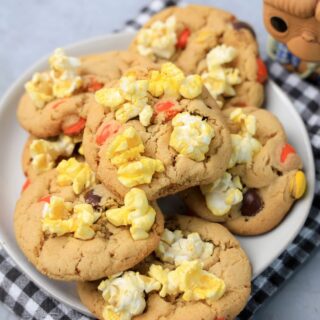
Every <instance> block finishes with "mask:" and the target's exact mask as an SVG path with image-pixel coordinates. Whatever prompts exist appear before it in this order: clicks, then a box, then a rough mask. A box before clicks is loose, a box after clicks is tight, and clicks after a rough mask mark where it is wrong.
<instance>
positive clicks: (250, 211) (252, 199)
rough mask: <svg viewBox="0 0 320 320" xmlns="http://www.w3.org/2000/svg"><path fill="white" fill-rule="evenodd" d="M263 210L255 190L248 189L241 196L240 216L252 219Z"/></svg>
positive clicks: (261, 202)
mask: <svg viewBox="0 0 320 320" xmlns="http://www.w3.org/2000/svg"><path fill="white" fill-rule="evenodd" d="M262 208H263V201H262V199H261V197H260V195H259V193H258V191H257V190H256V189H249V190H247V191H246V193H245V194H244V195H243V200H242V206H241V214H242V215H243V216H246V217H253V216H255V215H256V214H257V213H258V212H259V211H261V210H262Z"/></svg>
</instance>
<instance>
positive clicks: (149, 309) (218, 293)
mask: <svg viewBox="0 0 320 320" xmlns="http://www.w3.org/2000/svg"><path fill="white" fill-rule="evenodd" d="M167 227H168V228H169V229H170V228H171V227H173V228H174V229H180V230H182V232H181V231H176V232H170V231H169V230H166V231H165V233H164V236H163V237H162V241H161V247H160V246H159V247H158V249H157V251H158V254H157V255H158V257H157V256H156V255H154V254H153V255H152V256H150V257H148V258H147V259H146V260H144V261H143V262H142V263H141V264H140V265H138V266H137V267H136V268H134V270H133V271H131V272H126V273H124V274H123V275H121V276H120V277H119V275H118V277H117V276H115V277H114V278H111V279H109V280H106V281H105V282H102V283H101V284H100V285H99V282H84V283H78V293H79V296H80V299H81V301H82V302H83V303H84V305H85V306H86V307H87V308H88V309H89V310H90V311H91V312H92V313H93V314H94V315H95V316H96V317H98V318H99V319H113V318H112V316H114V319H133V320H140V319H141V320H142V319H144V320H149V319H150V320H153V319H167V320H178V319H184V320H188V319H190V320H191V319H192V320H193V319H203V320H212V319H235V317H236V316H237V315H238V314H239V313H240V312H241V310H242V309H243V308H244V306H245V305H246V303H247V299H248V297H249V295H250V289H251V285H250V281H251V266H250V263H249V261H248V258H247V256H246V254H245V253H244V251H243V250H242V249H241V247H240V245H239V242H238V241H237V240H236V239H235V238H234V237H233V236H232V235H231V234H230V233H229V232H228V231H227V230H226V229H225V228H224V227H223V226H221V225H219V224H215V223H209V222H206V221H203V220H200V219H197V218H191V217H185V216H176V217H175V220H174V221H170V222H169V223H168V226H167ZM181 237H182V239H181ZM177 238H178V239H177ZM179 238H180V239H179ZM173 242H174V243H173ZM168 243H170V244H168ZM179 244H181V246H179ZM188 245H189V246H188ZM190 248H192V249H190ZM163 249H166V250H167V253H168V255H163ZM188 249H189V250H188ZM192 251H193V252H192ZM200 251H202V252H200ZM159 253H160V254H159ZM161 253H162V254H161ZM171 253H175V254H174V255H173V257H177V256H179V255H181V256H183V257H184V258H183V259H182V260H181V261H179V260H177V259H176V260H175V262H168V261H169V260H170V259H168V257H169V256H170V254H171ZM194 256H197V257H198V259H196V260H189V259H192V258H193V257H194ZM163 260H165V262H164V261H163ZM167 277H169V278H170V280H169V283H166V282H165V280H166V279H167ZM137 279H139V280H140V282H134V281H135V280H137ZM139 280H138V281H139ZM121 283H122V284H123V285H124V284H127V283H129V284H131V283H132V285H133V286H129V285H127V286H126V288H128V290H127V291H126V295H125V297H126V298H127V299H126V300H127V301H125V299H124V296H123V291H122V288H121ZM138 283H139V285H138ZM178 284H179V285H180V287H179V289H178V288H177V287H176V286H177V285H178ZM98 286H99V288H100V290H99V289H98ZM111 286H112V288H113V289H114V290H113V292H111V290H110V288H111ZM118 287H119V290H118V291H117V290H116V289H117V288H118ZM103 296H104V298H105V300H104V298H103ZM208 296H210V297H211V300H210V299H208ZM117 307H118V308H117Z"/></svg>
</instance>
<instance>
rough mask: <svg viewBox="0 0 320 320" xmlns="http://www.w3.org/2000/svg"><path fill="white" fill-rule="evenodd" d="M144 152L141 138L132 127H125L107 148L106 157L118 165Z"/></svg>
mask: <svg viewBox="0 0 320 320" xmlns="http://www.w3.org/2000/svg"><path fill="white" fill-rule="evenodd" d="M143 152H144V145H143V143H142V140H141V138H140V136H139V134H138V132H137V130H136V129H135V128H134V127H127V128H126V129H125V130H124V131H123V132H122V133H119V134H118V135H117V136H116V137H115V138H114V139H113V140H112V142H111V143H110V145H109V146H108V149H107V157H108V158H109V159H110V161H111V163H112V164H114V165H116V166H120V165H122V164H125V163H127V162H129V161H135V160H137V159H139V158H140V156H141V154H142V153H143Z"/></svg>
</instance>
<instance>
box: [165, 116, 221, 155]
mask: <svg viewBox="0 0 320 320" xmlns="http://www.w3.org/2000/svg"><path fill="white" fill-rule="evenodd" d="M172 125H173V127H174V129H173V132H172V134H171V137H170V142H169V145H170V146H171V147H172V148H174V149H175V150H176V151H177V152H178V153H179V154H181V155H184V156H186V157H188V158H190V159H192V160H195V161H203V160H204V159H205V154H206V153H207V152H208V150H209V145H210V143H211V140H212V139H213V138H214V136H215V133H214V129H213V128H212V127H211V126H210V125H209V124H208V123H207V121H205V120H202V119H201V117H199V116H193V115H190V114H189V113H187V112H183V113H179V114H178V115H176V116H175V117H174V118H173V119H172Z"/></svg>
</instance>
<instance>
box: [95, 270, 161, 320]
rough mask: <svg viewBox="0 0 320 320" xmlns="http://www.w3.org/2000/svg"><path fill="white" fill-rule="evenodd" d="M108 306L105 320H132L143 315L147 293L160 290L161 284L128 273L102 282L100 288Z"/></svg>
mask: <svg viewBox="0 0 320 320" xmlns="http://www.w3.org/2000/svg"><path fill="white" fill-rule="evenodd" d="M98 289H99V290H100V291H102V296H103V299H104V300H105V302H106V305H105V307H104V310H103V318H104V319H106V320H131V319H132V317H134V316H137V315H139V314H142V313H143V311H144V309H145V307H146V301H145V293H150V292H151V291H158V290H160V283H159V282H158V281H156V280H154V279H152V278H150V277H147V276H143V275H141V274H139V273H138V272H133V271H126V272H125V273H123V274H122V275H121V274H120V276H118V277H112V278H109V279H107V280H105V281H102V282H101V283H100V285H99V287H98Z"/></svg>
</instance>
